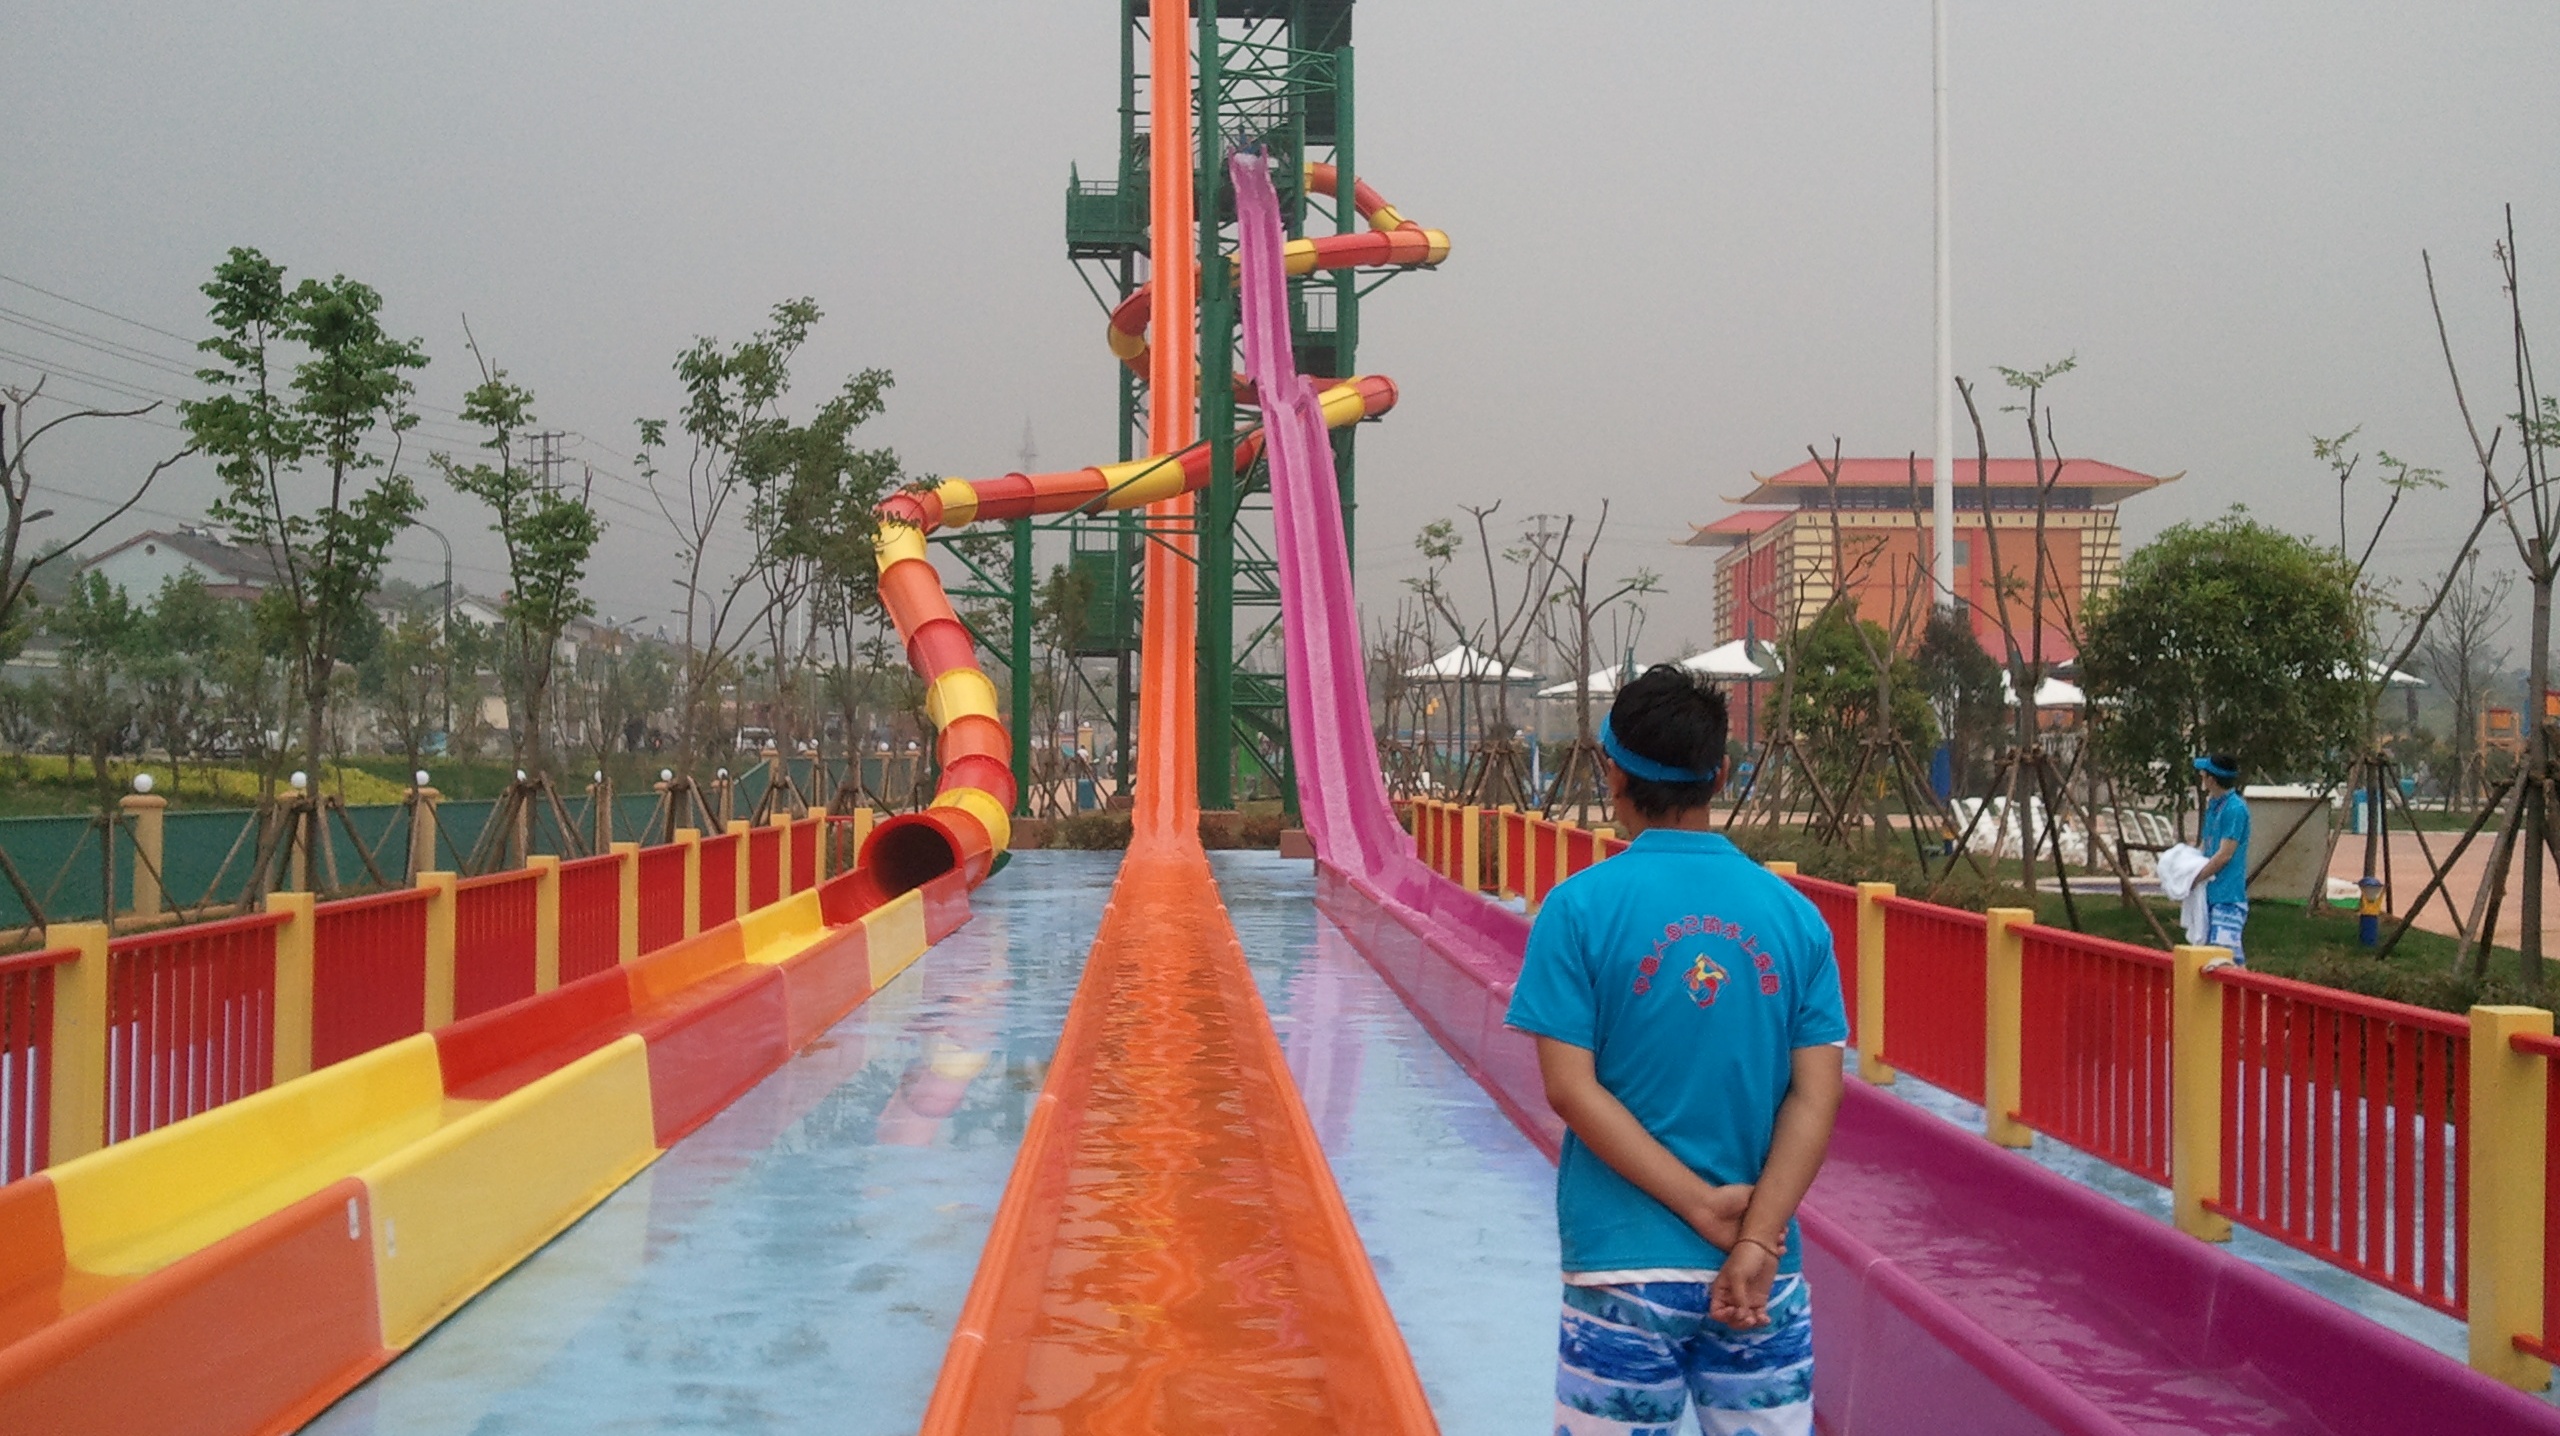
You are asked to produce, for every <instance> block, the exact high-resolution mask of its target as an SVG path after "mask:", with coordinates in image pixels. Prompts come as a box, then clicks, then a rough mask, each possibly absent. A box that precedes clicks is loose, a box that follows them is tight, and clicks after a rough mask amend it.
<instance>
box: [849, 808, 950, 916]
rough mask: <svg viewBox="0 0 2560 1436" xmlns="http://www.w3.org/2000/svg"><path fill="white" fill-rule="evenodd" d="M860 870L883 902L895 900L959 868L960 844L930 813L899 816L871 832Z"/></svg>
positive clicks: (884, 821) (885, 821)
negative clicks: (868, 875) (878, 892)
mask: <svg viewBox="0 0 2560 1436" xmlns="http://www.w3.org/2000/svg"><path fill="white" fill-rule="evenodd" d="M862 866H863V868H864V869H866V870H867V871H869V872H870V873H871V874H872V879H873V881H875V882H877V883H878V884H879V886H880V892H881V895H882V896H883V897H884V898H890V897H896V896H897V895H898V894H900V893H903V892H909V891H912V890H913V889H916V888H920V887H923V886H924V885H925V884H926V883H929V882H931V881H933V880H934V879H935V878H938V877H940V876H942V875H943V874H944V873H947V872H950V871H951V870H952V869H954V868H956V867H958V866H960V844H959V842H958V840H957V839H955V838H954V837H953V836H952V834H951V831H950V830H949V829H948V828H945V827H944V826H943V825H942V824H941V823H939V822H936V821H935V820H934V818H933V815H932V814H931V813H930V812H925V813H901V814H899V815H898V816H896V817H894V818H888V819H885V820H883V821H882V822H881V824H880V826H878V827H876V828H873V829H872V830H871V840H870V841H869V842H866V843H864V844H863V845H862Z"/></svg>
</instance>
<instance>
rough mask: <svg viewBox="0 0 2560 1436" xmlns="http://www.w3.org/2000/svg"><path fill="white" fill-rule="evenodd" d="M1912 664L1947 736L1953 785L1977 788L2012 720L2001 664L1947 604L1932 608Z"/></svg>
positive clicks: (1965, 790)
mask: <svg viewBox="0 0 2560 1436" xmlns="http://www.w3.org/2000/svg"><path fill="white" fill-rule="evenodd" d="M1879 651H1881V650H1879ZM1912 665H1913V667H1914V668H1915V669H1916V670H1917V671H1918V673H1919V676H1920V682H1921V684H1922V685H1923V687H1924V688H1925V689H1926V691H1927V693H1928V695H1929V704H1930V706H1931V707H1932V708H1933V709H1935V710H1936V713H1937V716H1938V723H1939V727H1940V728H1941V729H1942V730H1943V731H1944V732H1945V735H1946V738H1947V745H1948V749H1949V754H1948V756H1949V759H1950V763H1951V766H1952V768H1953V773H1952V774H1951V781H1952V791H1954V792H1955V793H1957V794H1959V795H1962V794H1967V793H1972V792H1975V791H1976V789H1977V784H1978V783H1979V781H1980V780H1981V779H1982V778H1983V777H1984V776H1985V775H1984V773H1983V764H1984V762H1985V760H1986V759H1988V758H1989V757H1990V756H1991V753H1992V751H1993V750H1994V749H1995V748H1996V747H1997V746H1998V745H1999V742H2000V736H2001V734H2002V732H2003V731H2004V730H2005V729H2006V728H2007V726H2008V722H2007V718H2008V715H2007V713H2006V711H2005V710H2006V704H2005V703H2004V702H2003V701H2002V698H2001V692H2000V665H1999V663H1998V662H1996V661H1995V660H1993V658H1992V657H1991V655H1990V654H1989V653H1986V652H1984V651H1983V647H1982V643H1981V641H1980V640H1979V639H1977V638H1975V637H1974V636H1973V624H1972V622H1971V621H1970V620H1969V619H1968V618H1967V617H1966V616H1965V615H1964V614H1961V613H1956V612H1951V611H1949V610H1946V609H1934V610H1933V611H1932V612H1931V613H1930V615H1929V626H1928V629H1927V630H1926V631H1925V632H1923V633H1922V634H1921V637H1920V647H1919V649H1918V651H1916V652H1915V653H1913V654H1912ZM1872 706H1873V705H1870V707H1872Z"/></svg>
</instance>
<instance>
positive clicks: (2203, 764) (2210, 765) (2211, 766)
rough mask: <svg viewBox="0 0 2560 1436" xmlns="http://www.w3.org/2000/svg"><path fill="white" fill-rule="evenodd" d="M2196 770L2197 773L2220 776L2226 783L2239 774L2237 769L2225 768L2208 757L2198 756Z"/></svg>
mask: <svg viewBox="0 0 2560 1436" xmlns="http://www.w3.org/2000/svg"><path fill="white" fill-rule="evenodd" d="M2196 771H2197V772H2199V773H2211V774H2212V775H2213V776H2215V777H2217V778H2220V779H2221V780H2222V781H2224V782H2226V783H2228V782H2232V781H2233V780H2235V779H2237V778H2238V777H2239V776H2240V770H2239V769H2237V768H2226V767H2224V766H2223V765H2222V764H2220V763H2217V762H2215V761H2213V759H2211V758H2209V757H2207V758H2198V759H2197V760H2196Z"/></svg>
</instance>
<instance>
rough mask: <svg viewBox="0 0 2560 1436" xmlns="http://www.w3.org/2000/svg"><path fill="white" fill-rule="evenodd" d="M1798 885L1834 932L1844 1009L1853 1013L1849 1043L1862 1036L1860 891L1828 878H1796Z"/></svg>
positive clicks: (1833, 953)
mask: <svg viewBox="0 0 2560 1436" xmlns="http://www.w3.org/2000/svg"><path fill="white" fill-rule="evenodd" d="M1787 881H1788V882H1791V883H1793V884H1795V889H1796V891H1797V892H1800V893H1803V894H1804V895H1805V896H1806V897H1807V898H1808V899H1810V900H1811V901H1812V903H1813V906H1814V908H1815V910H1816V911H1818V912H1820V913H1821V914H1822V921H1823V923H1824V924H1825V925H1826V926H1828V927H1829V928H1830V929H1831V958H1832V961H1833V962H1835V963H1837V964H1838V965H1839V968H1840V1006H1841V1009H1842V1010H1843V1011H1845V1012H1847V1013H1848V1014H1849V1040H1850V1041H1852V1042H1854V1041H1856V1040H1857V1037H1858V890H1857V889H1856V888H1853V887H1851V886H1849V885H1848V884H1847V883H1835V882H1831V881H1829V880H1828V879H1824V878H1804V877H1795V878H1789V879H1787Z"/></svg>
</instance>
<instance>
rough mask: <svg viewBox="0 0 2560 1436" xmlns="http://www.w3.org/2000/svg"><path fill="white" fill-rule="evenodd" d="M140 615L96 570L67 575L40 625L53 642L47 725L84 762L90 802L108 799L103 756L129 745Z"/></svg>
mask: <svg viewBox="0 0 2560 1436" xmlns="http://www.w3.org/2000/svg"><path fill="white" fill-rule="evenodd" d="M145 622H146V615H145V613H144V611H143V610H142V609H139V608H137V607H135V606H134V604H133V601H132V600H131V599H130V598H128V597H126V595H125V591H124V590H123V589H122V588H119V587H117V586H116V585H114V584H111V583H109V582H107V576H106V575H105V574H102V573H90V574H86V575H84V576H82V577H81V578H79V579H78V580H76V581H74V582H73V583H72V585H71V592H70V594H69V595H68V596H67V597H65V598H64V600H63V601H62V602H61V603H60V604H57V605H55V606H54V607H53V608H52V609H51V610H49V611H48V612H47V613H46V615H45V628H46V630H47V631H48V632H50V633H51V634H52V635H53V636H54V639H55V641H56V642H57V643H59V644H60V645H61V653H62V664H61V671H60V675H59V677H58V678H57V679H56V682H55V687H54V695H53V701H54V710H53V711H54V724H55V726H56V727H57V728H58V729H59V730H60V731H61V734H62V738H63V743H64V746H65V749H66V750H67V751H70V752H73V753H77V754H79V755H80V756H83V757H86V758H87V759H88V760H89V765H90V772H91V773H92V775H93V776H94V777H95V778H96V779H97V784H98V801H99V802H100V803H109V802H113V801H114V800H115V780H114V778H113V776H112V775H111V774H110V773H109V772H108V767H107V765H108V762H109V760H111V759H112V758H114V757H115V756H116V755H117V754H118V753H122V752H127V751H130V750H131V748H132V747H133V744H134V739H135V736H136V735H135V731H134V729H135V723H134V720H135V717H136V714H137V707H136V704H135V701H134V696H133V684H132V678H131V673H130V671H129V670H130V666H131V664H132V663H133V660H134V659H135V657H136V656H137V655H138V654H139V653H140V651H141V649H142V646H143V632H144V625H145Z"/></svg>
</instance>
